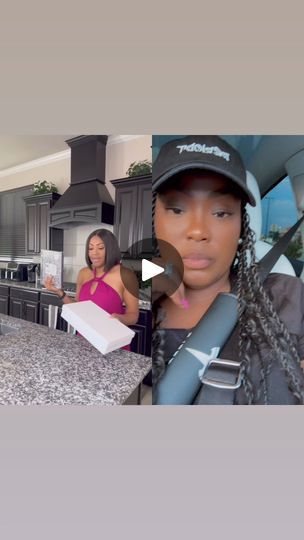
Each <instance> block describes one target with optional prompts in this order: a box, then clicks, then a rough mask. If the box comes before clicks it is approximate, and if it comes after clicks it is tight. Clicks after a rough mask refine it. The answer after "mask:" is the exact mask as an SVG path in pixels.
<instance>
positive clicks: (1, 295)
mask: <svg viewBox="0 0 304 540" xmlns="http://www.w3.org/2000/svg"><path fill="white" fill-rule="evenodd" d="M0 313H3V315H8V313H9V287H8V286H7V285H0Z"/></svg>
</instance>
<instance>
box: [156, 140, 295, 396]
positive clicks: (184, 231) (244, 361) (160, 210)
mask: <svg viewBox="0 0 304 540" xmlns="http://www.w3.org/2000/svg"><path fill="white" fill-rule="evenodd" d="M152 189H153V222H154V231H155V236H156V238H157V239H158V240H163V241H166V242H168V243H169V244H171V245H173V246H174V247H175V249H176V250H177V252H178V253H179V255H180V257H181V259H182V261H183V266H184V274H183V280H182V283H181V284H180V286H179V288H178V290H177V291H176V292H175V293H174V294H173V295H172V296H166V294H163V295H162V296H160V298H159V299H158V300H157V301H156V302H154V306H153V311H154V317H155V328H154V333H153V374H154V390H155V394H156V392H157V384H158V382H159V381H160V380H161V378H162V377H163V375H164V373H165V371H166V367H167V365H168V362H169V361H170V360H171V359H172V357H173V355H174V353H175V352H176V351H177V350H178V348H179V347H180V346H181V345H182V344H183V343H184V342H185V340H186V339H187V335H188V334H189V331H191V330H192V329H193V328H194V327H195V326H196V325H197V323H198V322H199V320H200V319H201V318H202V316H203V315H204V314H205V313H206V311H207V310H208V308H209V307H210V306H211V304H212V303H213V301H214V300H215V298H216V296H217V295H218V294H219V293H221V292H230V291H231V290H232V289H233V290H234V291H236V292H237V296H238V302H239V305H241V304H242V306H244V305H245V309H243V310H240V316H239V322H238V324H237V327H236V329H235V330H234V331H233V333H232V335H231V337H230V338H229V340H228V342H227V343H226V344H225V346H224V347H223V349H222V351H221V352H220V357H221V358H226V359H231V360H237V361H240V362H241V381H242V384H241V386H240V388H238V389H237V390H236V391H235V392H234V395H233V401H232V403H234V404H299V403H304V374H303V371H302V369H301V359H303V358H304V323H303V314H304V286H303V284H302V282H301V281H300V280H299V279H298V278H295V277H291V276H286V275H283V274H271V275H269V276H268V278H267V279H266V280H265V282H264V283H263V285H262V284H261V281H260V277H259V273H258V267H257V264H256V260H255V252H254V234H253V232H252V231H251V229H250V227H249V218H248V214H247V212H246V208H245V205H246V203H250V204H251V205H255V201H254V198H253V196H252V194H251V192H250V191H249V190H248V188H247V185H246V171H245V168H244V165H243V163H242V161H241V158H240V156H239V154H238V152H237V151H236V150H235V149H234V148H232V147H231V146H230V145H229V144H228V143H226V142H225V141H224V140H222V139H220V138H219V137H215V136H187V137H184V138H183V139H176V140H174V141H170V142H169V143H167V144H165V145H164V146H163V147H162V148H161V150H160V152H159V155H158V157H157V159H156V161H155V163H154V165H153V180H152ZM215 331H216V330H215ZM226 392H227V390H226ZM202 395H203V393H202ZM200 396H201V394H200V393H199V394H198V395H197V396H196V398H195V401H194V403H195V404H199V403H205V401H204V399H203V398H201V397H200ZM220 402H221V401H219V403H220Z"/></svg>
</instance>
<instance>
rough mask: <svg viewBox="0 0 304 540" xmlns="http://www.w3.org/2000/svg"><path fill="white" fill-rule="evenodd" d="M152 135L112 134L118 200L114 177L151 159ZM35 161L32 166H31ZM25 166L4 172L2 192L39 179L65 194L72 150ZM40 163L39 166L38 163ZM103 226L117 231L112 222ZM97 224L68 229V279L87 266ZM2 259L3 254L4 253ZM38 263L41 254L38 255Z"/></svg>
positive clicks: (110, 173)
mask: <svg viewBox="0 0 304 540" xmlns="http://www.w3.org/2000/svg"><path fill="white" fill-rule="evenodd" d="M151 145H152V137H151V135H140V136H134V135H130V136H128V135H126V136H124V135H117V136H110V137H109V142H108V144H107V151H106V185H107V188H108V190H109V192H110V194H111V196H112V197H113V200H115V189H114V187H113V186H112V184H111V183H110V180H115V179H117V178H124V177H125V176H126V171H127V169H128V168H129V166H130V164H131V163H132V162H133V161H143V160H145V159H147V160H148V161H151V155H152V153H151ZM31 163H32V166H31ZM31 163H28V164H24V166H21V167H19V170H18V168H16V169H17V170H16V169H15V170H13V169H7V171H0V191H5V190H8V189H13V188H17V187H22V186H28V185H31V184H33V183H34V182H36V181H37V180H42V179H43V180H48V181H51V182H53V183H55V184H56V185H57V187H58V190H59V193H63V192H64V191H65V190H66V189H67V188H68V186H69V183H70V157H69V149H67V151H65V152H61V153H59V154H55V155H53V156H47V157H46V158H45V159H40V160H36V161H35V162H31ZM37 165H38V166H37ZM100 227H104V228H107V229H109V230H111V231H113V227H112V226H110V225H103V224H100ZM97 228H98V226H97V225H83V226H80V227H75V228H72V229H66V230H65V231H64V281H68V282H75V281H76V278H77V274H78V272H79V270H80V268H82V267H83V266H85V264H86V263H85V243H86V239H87V237H88V235H89V234H90V233H91V232H92V231H93V230H95V229H97ZM0 258H1V254H0ZM35 260H36V261H37V262H38V261H39V257H35Z"/></svg>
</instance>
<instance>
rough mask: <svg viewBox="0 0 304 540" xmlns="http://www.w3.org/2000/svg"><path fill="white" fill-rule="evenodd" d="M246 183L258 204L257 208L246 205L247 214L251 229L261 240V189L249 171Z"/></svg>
mask: <svg viewBox="0 0 304 540" xmlns="http://www.w3.org/2000/svg"><path fill="white" fill-rule="evenodd" d="M246 182H247V186H248V188H249V189H250V191H251V193H252V194H253V196H254V198H255V202H256V206H251V204H247V205H246V210H247V214H248V215H249V220H250V223H249V224H250V228H251V229H252V230H253V231H254V232H255V235H256V239H257V240H260V238H261V235H262V203H261V194H260V188H259V185H258V183H257V181H256V179H255V177H254V176H253V174H252V173H251V172H249V171H246Z"/></svg>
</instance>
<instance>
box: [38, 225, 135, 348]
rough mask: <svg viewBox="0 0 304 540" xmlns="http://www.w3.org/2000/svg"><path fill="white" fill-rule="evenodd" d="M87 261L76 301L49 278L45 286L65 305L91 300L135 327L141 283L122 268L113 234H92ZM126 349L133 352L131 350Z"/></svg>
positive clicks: (88, 243) (104, 231) (105, 231)
mask: <svg viewBox="0 0 304 540" xmlns="http://www.w3.org/2000/svg"><path fill="white" fill-rule="evenodd" d="M85 258H86V263H87V266H85V267H84V268H82V269H81V270H80V272H79V274H78V277H77V286H76V297H75V299H74V298H71V297H69V296H67V294H66V293H65V292H64V291H63V290H62V289H58V288H57V287H55V286H54V282H53V277H52V276H48V277H47V279H46V280H45V283H44V286H45V287H46V288H47V289H48V290H49V291H50V292H53V293H55V294H57V296H58V297H59V298H60V300H62V303H63V304H69V303H71V302H74V301H76V302H81V301H84V300H91V301H92V302H94V303H95V304H97V305H98V306H99V307H101V308H102V309H104V310H105V311H107V312H108V313H110V314H111V315H112V317H114V318H115V319H118V320H119V321H120V322H122V323H123V324H125V325H127V326H129V325H132V324H136V322H137V320H138V313H139V311H138V294H136V292H138V283H137V279H136V276H135V274H134V273H133V272H132V271H131V270H129V269H126V268H125V267H122V266H121V264H120V260H121V254H120V250H119V246H118V242H117V240H116V237H115V236H114V234H113V233H111V232H110V231H108V230H107V229H98V230H96V231H93V232H92V233H91V234H90V235H89V237H88V239H87V242H86V248H85ZM122 269H123V279H122ZM126 285H127V286H126ZM130 291H132V292H133V293H134V294H131V292H130ZM124 348H125V349H127V350H130V346H127V347H124Z"/></svg>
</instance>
